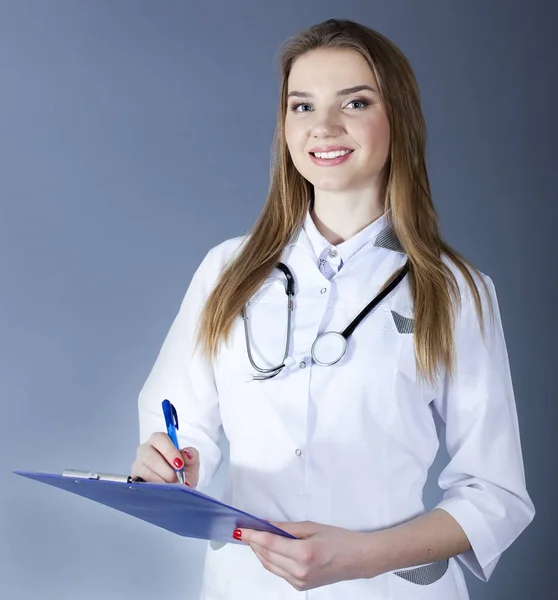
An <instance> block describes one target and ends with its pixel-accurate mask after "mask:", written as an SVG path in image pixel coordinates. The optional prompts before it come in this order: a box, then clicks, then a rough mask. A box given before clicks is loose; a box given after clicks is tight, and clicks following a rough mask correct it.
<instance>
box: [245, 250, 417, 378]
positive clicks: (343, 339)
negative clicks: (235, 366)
mask: <svg viewBox="0 0 558 600" xmlns="http://www.w3.org/2000/svg"><path fill="white" fill-rule="evenodd" d="M276 268H277V269H279V270H280V271H281V272H282V273H283V274H284V275H285V277H286V279H287V283H286V285H285V293H286V294H287V336H286V338H287V339H286V342H285V354H284V355H283V359H282V361H281V364H280V365H277V366H275V367H271V368H269V369H262V368H261V367H259V366H258V365H257V364H256V363H255V362H254V359H253V357H252V350H251V347H250V336H249V335H248V324H247V320H248V315H247V312H246V306H244V307H243V308H242V319H243V321H244V335H245V337H246V351H247V353H248V359H249V360H250V364H251V365H252V367H254V369H255V370H256V371H258V373H261V375H254V376H253V379H257V380H263V379H271V378H272V377H275V376H276V375H279V373H280V372H281V371H282V370H283V369H284V368H285V366H286V363H285V361H286V359H287V355H288V353H289V346H290V342H291V315H292V312H293V309H294V295H295V280H294V277H293V274H292V272H291V270H290V269H289V267H287V265H285V264H283V263H281V262H280V263H277V265H276ZM408 271H409V261H407V262H406V263H405V264H404V265H403V267H402V268H401V270H400V271H399V273H398V274H397V276H396V277H395V278H394V279H393V280H392V281H391V282H390V283H389V284H388V285H387V286H386V287H385V288H384V289H383V290H382V291H381V292H380V293H379V294H378V295H377V296H376V297H375V298H374V299H373V300H372V301H371V302H369V303H368V304H367V305H366V306H365V307H364V308H363V309H362V310H361V311H360V313H359V314H358V315H357V316H356V317H355V318H354V319H353V320H352V321H351V323H349V325H348V326H347V327H346V328H345V329H344V330H343V331H342V332H341V333H339V332H338V331H325V332H324V333H322V334H320V335H319V336H318V337H317V338H316V339H315V340H314V343H313V344H312V349H311V354H312V359H313V360H314V361H315V362H316V363H317V364H318V365H321V366H323V367H330V366H331V365H334V364H336V363H338V362H339V361H340V360H341V359H342V358H343V356H344V355H345V352H346V351H347V339H348V338H349V336H350V335H351V334H352V333H353V331H354V330H355V329H356V328H357V326H358V325H359V324H360V323H361V321H362V320H363V319H364V318H365V317H366V316H367V315H368V314H370V312H371V311H372V310H373V309H374V308H375V307H376V306H377V305H378V304H379V303H380V302H381V301H382V300H383V299H384V298H385V297H386V296H387V295H388V294H389V293H390V292H392V291H393V290H394V289H395V288H396V287H397V286H398V285H399V284H400V283H401V281H403V278H404V277H405V275H406V274H407V272H408Z"/></svg>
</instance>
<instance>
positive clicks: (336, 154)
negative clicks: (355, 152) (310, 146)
mask: <svg viewBox="0 0 558 600" xmlns="http://www.w3.org/2000/svg"><path fill="white" fill-rule="evenodd" d="M349 152H351V150H336V151H335V152H313V153H312V154H313V155H314V156H315V157H316V158H337V157H339V156H345V154H349Z"/></svg>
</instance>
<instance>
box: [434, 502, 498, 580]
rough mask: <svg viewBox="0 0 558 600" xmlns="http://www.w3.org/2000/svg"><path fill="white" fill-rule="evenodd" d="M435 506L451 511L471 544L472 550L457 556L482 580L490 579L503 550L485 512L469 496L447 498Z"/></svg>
mask: <svg viewBox="0 0 558 600" xmlns="http://www.w3.org/2000/svg"><path fill="white" fill-rule="evenodd" d="M434 508H440V509H442V510H445V511H446V512H447V513H449V514H450V515H451V516H452V517H453V518H454V519H455V520H456V521H457V522H458V523H459V525H460V526H461V529H463V531H464V532H465V535H466V536H467V539H468V540H469V543H470V544H471V550H469V551H468V552H465V553H463V554H459V555H457V557H456V558H457V559H458V560H459V561H460V562H461V563H463V565H464V566H466V567H467V568H468V569H469V570H470V571H471V572H472V573H473V574H474V575H475V576H476V577H478V578H479V579H480V580H481V581H488V579H489V578H490V575H491V574H492V572H493V571H494V568H495V567H496V564H497V563H498V560H499V559H500V556H501V552H500V551H499V550H498V545H497V542H496V539H495V538H494V535H493V534H492V531H491V529H490V527H489V526H488V524H487V522H486V519H485V518H484V516H483V514H482V513H481V512H480V510H479V509H478V508H477V507H476V506H475V505H474V504H473V503H472V502H471V501H470V500H468V499H467V498H445V499H444V500H442V501H441V502H440V503H439V504H438V505H437V506H435V507H434Z"/></svg>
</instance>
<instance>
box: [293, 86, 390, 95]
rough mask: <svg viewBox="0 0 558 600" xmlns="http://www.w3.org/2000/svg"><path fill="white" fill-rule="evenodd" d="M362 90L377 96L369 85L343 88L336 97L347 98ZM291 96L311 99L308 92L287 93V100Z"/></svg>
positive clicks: (375, 91)
mask: <svg viewBox="0 0 558 600" xmlns="http://www.w3.org/2000/svg"><path fill="white" fill-rule="evenodd" d="M362 90H368V91H370V92H373V93H374V94H377V93H378V92H377V90H375V89H374V88H373V87H372V86H370V85H355V86H353V87H350V88H345V89H344V90H339V91H338V92H337V94H336V95H337V96H347V95H348V94H356V93H357V92H361V91H362ZM291 96H298V97H299V98H311V97H312V94H310V92H296V91H293V92H289V94H288V95H287V98H290V97H291Z"/></svg>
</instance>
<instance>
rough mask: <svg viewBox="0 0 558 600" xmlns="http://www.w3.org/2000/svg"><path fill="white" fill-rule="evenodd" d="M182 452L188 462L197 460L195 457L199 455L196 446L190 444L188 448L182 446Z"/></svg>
mask: <svg viewBox="0 0 558 600" xmlns="http://www.w3.org/2000/svg"><path fill="white" fill-rule="evenodd" d="M180 452H181V454H182V456H183V457H184V459H185V462H186V463H192V462H195V459H196V458H197V455H198V452H197V450H196V449H195V448H191V447H190V446H188V447H187V448H182V449H181V450H180Z"/></svg>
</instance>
